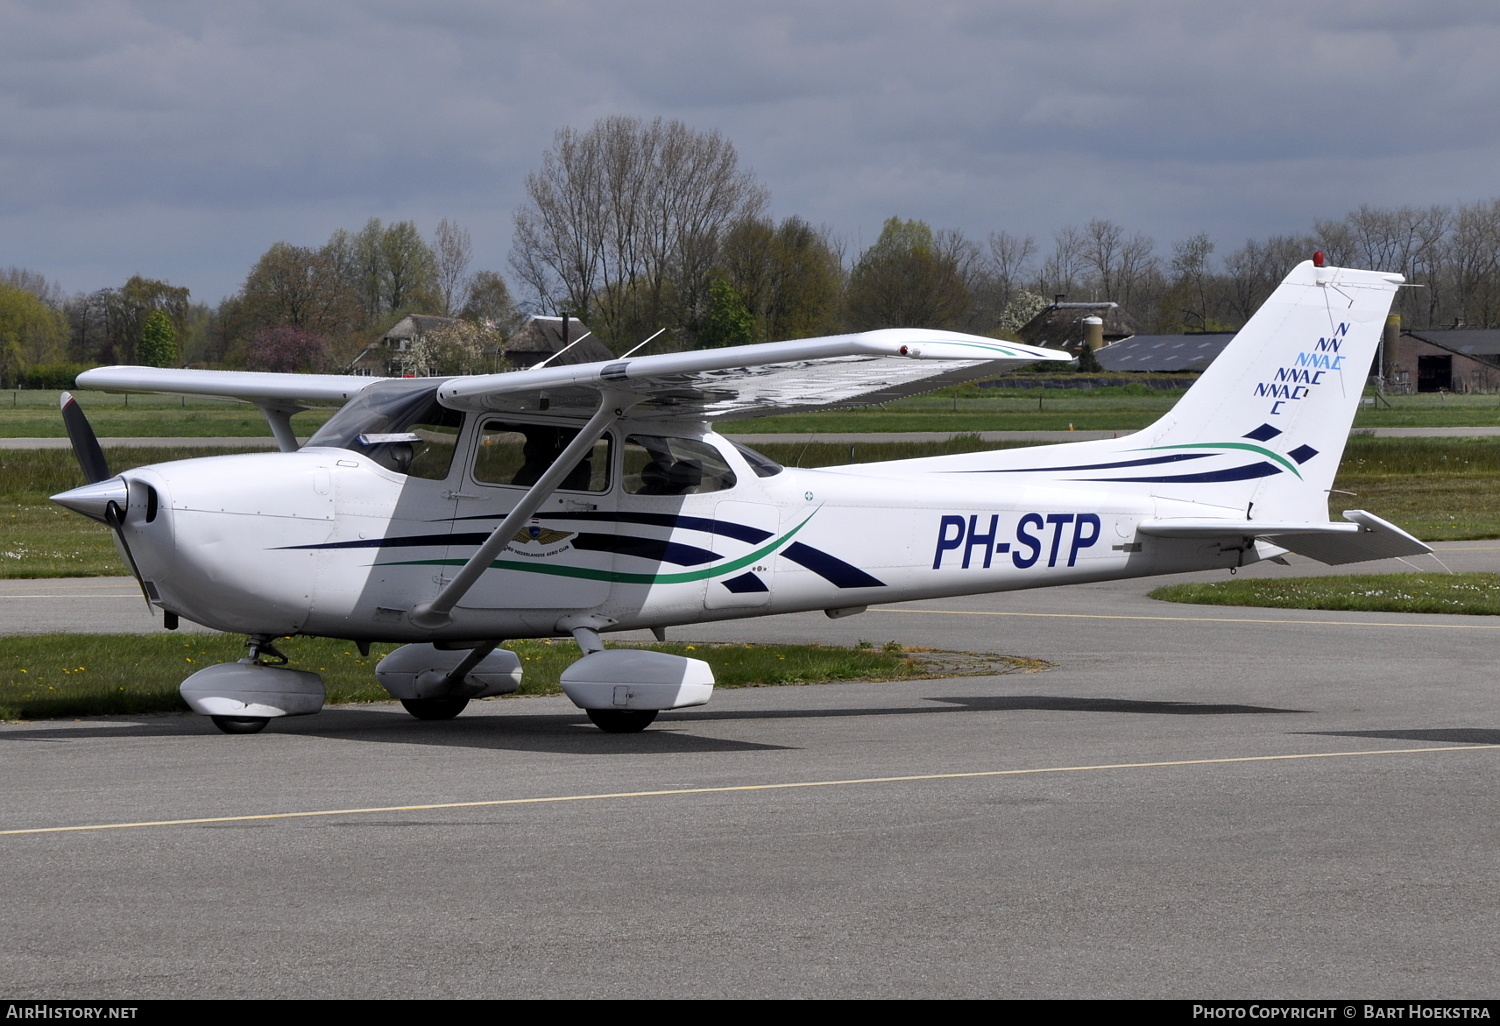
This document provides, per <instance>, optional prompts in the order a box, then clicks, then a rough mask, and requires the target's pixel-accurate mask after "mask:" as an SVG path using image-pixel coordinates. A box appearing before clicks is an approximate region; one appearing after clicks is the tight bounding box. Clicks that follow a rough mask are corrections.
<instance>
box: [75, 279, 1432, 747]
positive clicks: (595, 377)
mask: <svg viewBox="0 0 1500 1026" xmlns="http://www.w3.org/2000/svg"><path fill="white" fill-rule="evenodd" d="M1401 281H1402V279H1401V277H1400V275H1395V274H1382V273H1376V272H1372V271H1360V270H1348V269H1343V268H1335V267H1326V266H1323V261H1322V255H1321V254H1318V255H1317V256H1316V257H1315V258H1314V260H1312V261H1308V262H1306V263H1303V264H1302V265H1301V266H1299V267H1297V268H1296V269H1295V270H1293V271H1292V273H1291V274H1290V275H1288V276H1287V278H1286V280H1285V281H1284V282H1282V284H1281V286H1280V287H1279V288H1277V290H1276V291H1275V293H1274V294H1273V295H1272V296H1271V297H1270V299H1268V300H1267V301H1266V303H1265V305H1264V306H1263V307H1262V308H1261V309H1260V310H1259V311H1258V312H1257V313H1256V314H1255V316H1254V317H1253V318H1252V319H1251V320H1250V322H1249V323H1248V324H1246V325H1245V327H1244V329H1243V330H1241V331H1240V333H1239V334H1238V335H1237V336H1236V337H1235V339H1234V341H1233V342H1231V343H1230V345H1229V346H1228V348H1226V349H1225V350H1224V352H1223V354H1222V355H1220V356H1219V358H1218V359H1217V360H1216V361H1214V363H1213V365H1212V366H1211V367H1209V369H1208V370H1207V371H1205V372H1204V374H1203V375H1202V377H1201V378H1200V379H1199V380H1198V381H1197V382H1196V383H1195V384H1194V385H1193V386H1192V388H1190V389H1189V390H1188V392H1187V394H1186V395H1184V396H1183V397H1182V399H1181V401H1180V402H1178V403H1177V405H1176V406H1175V407H1174V408H1173V409H1172V410H1171V412H1169V413H1168V414H1166V415H1165V416H1163V417H1162V418H1161V419H1160V420H1158V421H1157V422H1156V423H1155V424H1153V425H1151V426H1150V427H1148V428H1146V429H1145V430H1143V431H1139V432H1136V433H1135V434H1131V435H1126V436H1124V437H1121V438H1114V439H1107V440H1100V441H1087V442H1077V443H1069V444H1064V445H1049V446H1039V447H1035V448H1026V449H1009V450H1004V451H996V452H978V453H972V454H968V455H958V456H940V457H934V458H929V459H914V460H901V461H897V462H889V463H873V464H863V465H856V466H848V467H836V468H827V469H822V470H794V469H790V468H783V467H780V466H778V465H777V464H775V463H774V462H772V461H771V460H769V459H767V458H765V457H764V456H762V455H760V454H758V453H755V452H753V451H752V450H750V449H747V448H745V447H744V446H741V445H738V444H736V443H734V442H732V441H730V440H729V439H727V438H725V437H723V436H721V435H718V434H716V433H715V432H714V430H713V426H714V424H715V423H716V422H718V421H721V420H729V419H732V418H736V417H752V416H758V415H763V414H768V413H774V412H781V411H785V410H787V409H812V408H827V407H844V406H856V405H862V404H867V403H877V402H883V401H885V400H889V399H894V398H898V397H901V396H906V395H911V394H914V393H918V392H922V391H927V390H930V389H934V388H938V387H941V386H944V385H948V384H952V383H955V382H960V381H966V380H970V379H974V378H978V377H981V376H984V375H991V374H994V373H996V372H997V371H1001V370H1004V369H1006V368H1009V367H1013V366H1018V365H1022V364H1030V363H1036V362H1039V361H1041V362H1046V361H1063V360H1066V359H1068V357H1066V356H1065V355H1064V354H1062V353H1059V352H1056V351H1053V350H1047V349H1038V348H1031V347H1028V346H1024V345H1018V344H1014V343H1009V342H999V341H996V340H994V339H989V338H979V337H976V336H971V335H962V334H956V333H953V332H945V331H924V330H894V329H893V330H882V331H871V332H865V333H863V334H855V335H841V336H837V337H832V338H820V339H808V340H805V341H798V342H783V343H772V344H766V345H753V346H744V347H740V348H733V349H713V350H705V351H699V352H686V353H672V354H667V355H662V356H646V357H640V358H638V359H622V360H616V361H613V362H605V363H594V364H584V365H580V366H564V367H544V368H540V369H532V370H521V371H514V372H511V373H506V374H487V375H478V376H472V377H459V378H447V379H441V378H427V379H370V378H358V377H338V376H319V375H298V374H257V373H236V372H230V371H192V370H164V369H153V368H146V367H102V368H98V369H96V370H91V371H88V372H87V373H85V374H82V375H80V377H79V379H78V384H79V385H80V386H81V387H84V388H97V389H103V390H105V391H111V392H155V393H165V394H172V395H194V396H215V397H220V398H227V399H238V400H243V401H248V402H251V403H254V404H256V405H257V406H258V407H260V409H261V410H262V412H264V414H265V415H266V419H267V420H268V421H269V423H270V425H271V428H272V432H273V434H274V435H275V437H276V439H277V442H278V444H279V445H280V447H281V449H282V451H281V452H277V453H251V454H240V455H232V456H217V457H213V458H209V459H194V460H181V461H177V462H172V463H162V464H157V465H155V466H148V467H142V468H140V469H137V470H130V471H126V472H124V473H123V474H120V475H118V476H111V475H110V473H109V471H108V469H107V468H106V466H105V462H104V458H103V455H102V453H101V451H100V448H99V445H98V442H97V440H96V439H95V438H94V436H93V432H92V431H91V429H90V428H89V426H88V423H87V421H86V420H85V419H84V417H83V414H82V413H81V411H79V409H78V406H77V403H76V402H75V401H74V400H73V399H72V398H71V397H70V396H67V395H64V397H63V412H64V417H65V419H66V421H67V423H68V427H69V434H70V436H71V437H72V439H73V445H74V449H75V451H76V452H77V453H78V456H79V462H80V464H81V465H82V467H83V469H84V475H85V477H87V478H88V481H89V483H88V484H86V485H84V486H83V487H80V488H75V489H73V490H71V491H68V492H64V493H62V494H61V495H56V496H53V498H54V500H55V501H57V502H59V503H61V504H62V505H64V506H66V507H68V508H69V509H72V510H75V511H77V512H79V513H82V514H84V515H86V516H89V517H93V518H94V519H96V520H100V521H103V522H104V523H107V524H109V525H110V527H112V528H113V529H114V531H115V535H116V538H117V540H118V542H119V547H120V549H121V551H122V553H123V555H124V556H125V559H126V561H127V562H128V563H129V565H130V568H131V570H132V571H133V572H134V574H135V575H136V577H137V578H138V579H139V580H140V583H141V587H142V590H143V591H144V592H145V594H146V597H147V599H148V601H149V602H150V603H151V604H152V605H154V606H157V607H159V608H160V609H161V610H162V611H163V614H164V620H165V623H166V625H167V626H168V627H175V626H176V624H177V619H178V617H187V618H188V619H190V620H193V621H195V622H197V623H200V624H203V625H206V626H208V627H212V628H214V629H217V630H221V631H228V632H233V633H242V634H246V635H248V636H249V642H248V655H247V656H246V658H245V659H242V660H241V661H240V662H238V663H223V664H220V665H217V666H212V667H209V668H207V669H204V670H201V671H199V672H198V673H195V674H193V675H192V676H191V677H189V678H188V679H187V680H185V681H184V682H183V683H182V694H183V697H184V698H185V699H186V700H187V702H188V704H189V705H190V706H191V707H192V708H193V709H194V710H196V711H197V712H200V713H204V714H206V715H208V716H211V717H212V718H213V720H214V722H215V723H216V724H217V725H218V726H219V728H220V729H222V730H224V731H226V732H229V733H249V732H252V731H255V730H259V729H261V728H262V727H264V726H265V724H266V723H267V721H268V720H269V719H271V718H273V717H278V716H294V715H300V714H305V713H312V712H317V711H318V710H319V709H320V708H321V707H322V704H323V697H324V691H323V685H322V681H321V680H320V678H319V677H318V675H317V674H315V673H311V672H308V671H306V670H295V669H291V668H289V667H287V666H285V665H283V664H285V662H286V660H285V658H284V657H282V656H281V655H280V653H278V652H277V651H276V649H275V647H274V645H273V642H274V641H275V640H276V639H278V638H280V637H284V636H289V635H297V634H306V635H321V636H325V637H332V638H343V639H347V640H350V641H353V642H355V643H356V644H358V645H360V646H361V648H362V649H364V650H365V651H368V645H369V643H370V642H376V641H381V642H391V641H396V642H406V643H407V644H405V645H404V646H403V647H401V648H398V649H397V650H396V651H394V652H392V653H391V654H390V655H388V656H386V657H385V658H384V659H383V660H381V662H380V664H379V665H378V666H377V668H376V671H375V672H376V675H377V677H378V678H379V680H380V683H381V684H382V685H383V686H384V687H385V688H386V689H387V690H388V691H389V692H390V693H391V694H392V695H393V696H394V697H396V698H398V699H400V700H401V702H402V703H403V704H404V705H405V706H406V708H407V709H408V710H409V711H410V712H411V713H412V714H413V715H415V716H417V717H419V718H421V719H446V718H449V717H452V716H455V715H457V714H458V713H459V711H461V710H462V709H463V708H464V706H465V704H466V703H467V702H468V701H469V699H471V698H476V697H481V696H487V695H498V694H504V693H506V692H509V691H514V690H515V689H516V688H517V687H519V684H520V677H521V670H520V664H519V661H518V659H517V658H516V656H515V655H514V654H513V653H511V652H509V651H507V650H505V649H501V648H497V645H498V644H499V643H500V642H501V641H503V640H506V639H514V638H534V637H553V636H559V635H568V634H571V635H572V636H573V637H574V638H575V639H576V640H577V643H578V645H579V647H580V648H581V649H582V652H583V655H582V658H580V659H579V660H578V661H577V662H575V663H573V664H572V666H570V667H569V668H568V670H567V671H566V672H565V673H564V675H563V679H562V683H563V687H564V689H565V690H566V692H567V694H568V696H569V697H570V698H571V699H572V700H573V701H574V702H575V703H576V704H577V705H578V706H580V707H582V708H583V709H585V710H587V712H588V715H589V717H590V718H591V719H592V720H593V721H594V722H595V723H596V724H598V725H599V726H600V727H601V728H603V729H604V730H606V731H611V732H626V731H636V730H641V729H643V728H644V727H646V725H647V724H649V723H650V722H651V721H652V719H654V718H655V716H656V714H657V712H658V710H661V709H677V708H681V707H684V706H691V705H700V704H702V703H704V702H706V701H708V699H709V696H710V694H711V693H712V690H713V674H712V672H711V671H710V670H709V667H708V665H707V664H706V663H704V662H702V661H700V660H697V659H690V658H685V657H681V656H674V655H669V654H665V653H660V652H649V651H640V650H634V649H609V650H606V649H605V647H604V645H603V644H602V643H601V641H600V635H601V634H603V633H606V632H609V631H616V630H637V629H641V628H650V629H653V630H655V631H657V632H658V636H662V635H661V632H662V631H664V629H665V628H666V627H668V626H671V625H678V624H688V623H697V622H702V621H706V620H720V619H726V618H730V617H749V616H764V615H767V614H772V613H787V612H794V611H803V610H823V611H825V612H826V613H827V614H828V615H829V616H833V617H839V616H845V615H849V614H852V613H858V612H862V611H863V610H864V609H865V608H866V607H867V606H869V605H872V604H875V603H883V602H901V601H908V600H912V599H925V598H936V597H940V596H952V595H966V594H975V593H980V592H992V591H1006V590H1012V589H1021V588H1036V587H1043V586H1048V585H1057V584H1073V583H1078V582H1083V581H1103V580H1113V579H1118V578H1127V577H1143V576H1148V575H1152V574H1166V573H1179V572H1183V571H1189V570H1204V569H1211V568H1219V567H1227V568H1233V567H1238V566H1243V565H1245V564H1247V563H1252V562H1255V561H1257V560H1261V559H1268V558H1276V557H1278V556H1280V555H1281V554H1282V553H1284V552H1287V551H1291V552H1296V553H1300V554H1302V555H1305V556H1309V557H1312V558H1313V559H1317V560H1321V561H1322V562H1325V563H1352V562H1358V561H1360V560H1367V559H1380V558H1385V557H1391V556H1404V555H1414V554H1417V553H1425V552H1429V551H1431V550H1430V549H1429V548H1428V547H1427V546H1426V545H1424V544H1423V543H1422V542H1420V541H1418V540H1417V539H1416V538H1413V537H1412V536H1411V535H1409V534H1407V533H1406V532H1404V531H1402V530H1401V529H1399V528H1397V527H1395V526H1393V525H1391V524H1389V523H1387V522H1386V521H1384V520H1381V519H1380V518H1379V517H1376V516H1374V515H1372V514H1370V513H1366V512H1364V511H1362V510H1350V511H1347V512H1345V513H1344V522H1342V523H1335V522H1330V521H1329V519H1328V495H1329V489H1330V487H1331V486H1332V484H1333V478H1334V472H1335V471H1336V470H1337V469H1338V464H1339V459H1340V457H1341V455H1342V453H1343V449H1344V442H1345V439H1346V437H1347V435H1348V431H1349V426H1350V423H1351V422H1352V420H1353V417H1354V412H1355V409H1356V408H1357V405H1358V403H1359V399H1360V394H1361V391H1362V389H1363V386H1364V383H1365V378H1366V374H1367V372H1368V370H1369V367H1370V363H1371V359H1372V356H1373V354H1374V351H1375V346H1376V341H1377V339H1378V337H1379V335H1380V333H1381V330H1382V328H1383V326H1384V323H1385V318H1386V314H1387V312H1388V311H1389V309H1390V305H1391V300H1392V298H1393V296H1394V295H1395V292H1396V289H1397V287H1398V286H1399V284H1400V282H1401ZM319 404H324V405H326V404H340V405H342V409H340V410H339V411H338V412H337V413H336V414H335V415H334V416H333V417H332V418H331V419H330V420H329V421H328V422H327V423H326V424H325V425H324V426H323V427H322V429H320V430H319V431H318V432H317V433H316V434H315V435H313V437H312V438H311V439H310V440H309V441H308V443H307V444H306V445H303V446H301V447H299V446H298V444H297V440H296V437H295V436H294V435H293V433H292V429H291V426H290V417H291V416H292V415H293V414H294V413H296V412H297V411H299V410H301V409H305V408H307V407H308V406H312V405H319Z"/></svg>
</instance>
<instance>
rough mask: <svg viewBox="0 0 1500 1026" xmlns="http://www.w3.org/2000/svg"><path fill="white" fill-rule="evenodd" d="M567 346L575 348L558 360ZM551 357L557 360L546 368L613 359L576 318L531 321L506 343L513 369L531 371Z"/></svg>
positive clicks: (544, 318)
mask: <svg viewBox="0 0 1500 1026" xmlns="http://www.w3.org/2000/svg"><path fill="white" fill-rule="evenodd" d="M564 322H566V328H565V327H564ZM585 335H587V336H588V337H587V338H585V337H584V336H585ZM580 339H581V340H582V341H579V340H580ZM570 342H573V343H576V344H575V345H574V346H573V348H571V349H568V350H567V352H564V353H562V355H561V356H557V354H558V353H559V352H561V351H562V350H563V349H564V348H565V347H566V346H567V345H568V343H570ZM552 356H556V357H557V358H556V359H554V360H551V361H550V362H549V363H548V364H547V366H549V367H560V366H563V365H567V364H578V363H598V362H599V361H600V360H613V359H614V358H615V354H614V353H611V352H610V351H609V349H608V348H607V347H606V346H605V345H604V343H603V342H600V341H599V340H598V339H597V338H595V337H594V336H593V335H591V334H589V329H588V326H587V325H586V324H584V323H583V322H582V321H580V320H579V319H578V318H577V317H568V318H562V317H532V318H530V319H528V320H527V321H526V323H525V324H523V325H522V326H521V328H520V330H519V331H517V332H516V333H515V334H514V335H512V336H511V337H510V338H508V339H507V340H506V342H505V358H506V360H508V361H509V362H510V363H511V365H512V366H514V367H532V366H535V365H536V364H538V363H541V362H542V361H543V360H546V359H547V358H548V357H552Z"/></svg>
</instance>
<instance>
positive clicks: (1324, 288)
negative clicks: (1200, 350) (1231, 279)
mask: <svg viewBox="0 0 1500 1026" xmlns="http://www.w3.org/2000/svg"><path fill="white" fill-rule="evenodd" d="M1402 281H1403V279H1402V277H1401V276H1400V275H1399V274H1385V273H1380V272H1376V271H1357V270H1351V269H1348V268H1341V267H1318V266H1315V265H1314V263H1313V261H1311V260H1309V261H1306V262H1304V263H1302V264H1300V265H1298V266H1297V267H1296V268H1295V269H1294V270H1293V271H1292V273H1291V274H1289V275H1287V276H1286V280H1284V281H1283V282H1282V283H1281V285H1280V286H1279V287H1278V288H1277V289H1276V291H1275V292H1273V293H1272V294H1271V297H1270V298H1269V299H1267V300H1266V302H1265V304H1264V305H1263V306H1262V307H1261V308H1260V309H1259V310H1257V311H1256V313H1255V316H1253V317H1252V318H1250V321H1249V322H1248V323H1247V324H1246V325H1245V326H1244V328H1242V329H1241V330H1240V332H1239V334H1237V335H1236V336H1235V337H1234V340H1233V341H1232V342H1231V343H1230V344H1229V345H1228V346H1227V347H1226V348H1225V350H1224V352H1223V353H1222V354H1220V356H1219V357H1218V359H1216V360H1215V361H1214V362H1213V363H1212V364H1211V365H1210V366H1209V368H1208V370H1206V371H1205V372H1204V373H1203V376H1202V377H1200V378H1199V379H1198V381H1197V382H1196V383H1195V384H1194V385H1193V387H1192V388H1190V389H1189V390H1188V392H1187V394H1186V395H1184V396H1183V397H1182V399H1181V401H1179V402H1178V403H1177V405H1176V406H1174V407H1173V408H1172V410H1171V412H1169V413H1168V414H1166V416H1164V417H1162V418H1161V419H1160V420H1158V421H1157V422H1156V423H1155V424H1153V425H1151V426H1150V427H1148V428H1146V429H1145V430H1144V431H1140V432H1138V433H1136V434H1134V435H1131V436H1129V437H1128V438H1123V439H1120V440H1119V441H1120V442H1121V443H1128V445H1129V447H1130V448H1131V449H1132V450H1134V451H1137V452H1141V453H1142V454H1145V453H1152V454H1156V455H1157V456H1159V457H1160V458H1162V459H1163V460H1170V462H1164V463H1161V464H1158V466H1157V467H1156V469H1154V470H1153V471H1152V472H1150V473H1142V474H1140V475H1139V476H1137V477H1135V480H1137V481H1139V482H1142V483H1146V482H1149V483H1151V484H1152V486H1153V487H1152V494H1154V495H1156V496H1158V497H1160V498H1170V499H1182V500H1185V501H1189V502H1202V503H1211V504H1213V505H1217V506H1223V507H1229V508H1235V509H1238V510H1241V511H1244V514H1245V515H1246V516H1247V517H1250V518H1253V519H1256V520H1284V521H1324V520H1326V519H1327V516H1328V506H1327V497H1328V490H1329V489H1330V488H1331V487H1332V486H1333V478H1334V474H1335V472H1336V471H1337V470H1338V465H1339V459H1340V458H1341V457H1342V456H1343V452H1344V443H1345V441H1346V440H1347V438H1348V436H1349V428H1350V425H1351V424H1353V422H1354V414H1355V412H1356V410H1358V408H1359V400H1360V396H1361V395H1362V393H1363V391H1364V386H1365V382H1366V380H1367V378H1368V376H1369V373H1370V365H1371V363H1372V361H1373V360H1374V358H1375V352H1376V348H1377V345H1378V343H1379V340H1380V334H1381V331H1382V329H1383V328H1384V326H1385V319H1386V315H1387V314H1388V313H1389V312H1390V308H1391V301H1392V300H1393V299H1394V298H1395V294H1396V289H1397V288H1398V287H1399V286H1400V284H1401V282H1402ZM1117 480H1118V478H1117ZM1252 504H1253V507H1252Z"/></svg>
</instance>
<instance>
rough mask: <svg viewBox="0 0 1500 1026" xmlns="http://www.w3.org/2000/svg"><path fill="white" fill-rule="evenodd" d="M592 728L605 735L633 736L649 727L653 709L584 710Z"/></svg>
mask: <svg viewBox="0 0 1500 1026" xmlns="http://www.w3.org/2000/svg"><path fill="white" fill-rule="evenodd" d="M584 712H586V713H588V714H589V719H591V720H593V721H594V726H596V727H598V728H599V729H600V730H602V731H604V732H605V733H606V734H635V733H638V732H640V731H642V730H645V729H646V728H647V727H649V726H651V721H652V720H654V719H656V712H657V711H656V710H655V709H585V710H584Z"/></svg>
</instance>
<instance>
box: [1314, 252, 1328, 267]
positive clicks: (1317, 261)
mask: <svg viewBox="0 0 1500 1026" xmlns="http://www.w3.org/2000/svg"><path fill="white" fill-rule="evenodd" d="M1313 266H1314V267H1327V266H1328V258H1327V257H1326V256H1324V255H1323V251H1322V250H1321V249H1320V250H1318V251H1317V252H1315V253H1314V254H1313Z"/></svg>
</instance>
